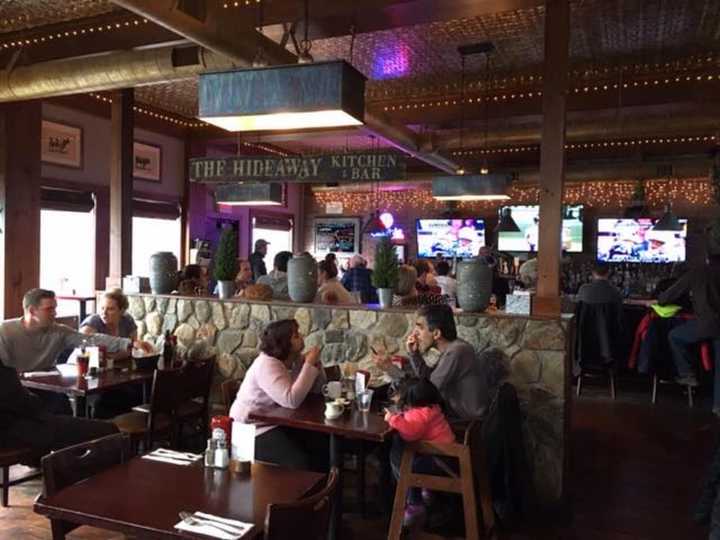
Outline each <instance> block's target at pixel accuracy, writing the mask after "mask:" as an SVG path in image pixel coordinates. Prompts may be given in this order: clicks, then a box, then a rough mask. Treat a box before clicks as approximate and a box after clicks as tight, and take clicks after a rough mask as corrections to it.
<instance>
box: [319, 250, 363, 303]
mask: <svg viewBox="0 0 720 540" xmlns="http://www.w3.org/2000/svg"><path fill="white" fill-rule="evenodd" d="M337 275H338V270H337V266H335V264H334V263H333V262H331V261H328V260H327V259H325V260H323V261H320V264H318V282H319V284H320V288H318V291H317V294H316V295H315V303H316V304H326V303H327V304H330V303H334V304H357V300H356V299H355V297H354V296H353V295H352V294H350V292H348V290H347V289H346V288H345V287H343V285H342V283H340V282H339V281H338V278H337ZM330 299H332V301H330Z"/></svg>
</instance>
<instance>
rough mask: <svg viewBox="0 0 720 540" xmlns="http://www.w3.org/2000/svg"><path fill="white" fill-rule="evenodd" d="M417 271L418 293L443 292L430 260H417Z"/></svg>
mask: <svg viewBox="0 0 720 540" xmlns="http://www.w3.org/2000/svg"><path fill="white" fill-rule="evenodd" d="M415 270H416V271H417V282H416V283H415V288H416V289H417V290H418V293H431V294H441V292H442V291H441V290H440V286H439V285H438V282H437V280H436V279H435V269H434V268H433V265H432V264H431V263H430V261H424V260H420V261H415Z"/></svg>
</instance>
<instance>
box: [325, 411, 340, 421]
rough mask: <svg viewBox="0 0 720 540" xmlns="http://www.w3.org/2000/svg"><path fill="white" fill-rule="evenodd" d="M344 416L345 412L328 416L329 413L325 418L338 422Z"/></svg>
mask: <svg viewBox="0 0 720 540" xmlns="http://www.w3.org/2000/svg"><path fill="white" fill-rule="evenodd" d="M342 415H343V411H340V412H339V413H337V414H327V413H325V418H327V419H328V420H337V419H338V418H340V417H341V416H342Z"/></svg>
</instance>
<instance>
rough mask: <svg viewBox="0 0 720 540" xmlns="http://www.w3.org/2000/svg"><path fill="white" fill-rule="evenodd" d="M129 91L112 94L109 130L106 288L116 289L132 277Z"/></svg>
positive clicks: (132, 122) (130, 103)
mask: <svg viewBox="0 0 720 540" xmlns="http://www.w3.org/2000/svg"><path fill="white" fill-rule="evenodd" d="M133 102H134V91H133V89H132V88H129V89H125V90H120V91H117V92H113V102H112V105H111V116H110V129H111V143H110V144H111V148H110V275H109V278H108V282H107V286H114V287H117V286H120V285H121V284H122V277H123V276H125V275H128V274H131V273H132V195H133V177H132V170H133V128H134V121H133Z"/></svg>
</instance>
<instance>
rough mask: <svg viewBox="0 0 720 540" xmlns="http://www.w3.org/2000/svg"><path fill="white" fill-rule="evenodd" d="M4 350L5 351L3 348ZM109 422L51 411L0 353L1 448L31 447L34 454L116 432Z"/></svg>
mask: <svg viewBox="0 0 720 540" xmlns="http://www.w3.org/2000/svg"><path fill="white" fill-rule="evenodd" d="M3 354H5V353H4V352H3ZM117 432H118V429H117V428H116V427H115V425H114V424H112V423H111V422H101V421H98V420H86V419H83V418H73V417H72V416H63V415H57V414H51V413H49V412H47V411H46V409H45V407H44V404H43V402H42V401H41V400H40V399H39V398H38V396H36V395H34V394H31V393H30V392H28V391H27V390H26V389H25V388H24V387H23V386H22V384H21V383H20V379H19V377H18V374H17V371H16V370H15V369H14V368H13V367H8V366H6V365H5V363H4V357H2V356H0V448H18V447H25V448H30V449H31V450H32V451H33V454H34V455H35V457H40V456H43V455H45V454H47V453H48V452H50V451H52V450H60V449H61V448H65V447H67V446H72V445H74V444H80V443H82V442H85V441H89V440H92V439H98V438H100V437H105V436H107V435H113V434H114V433H117Z"/></svg>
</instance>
